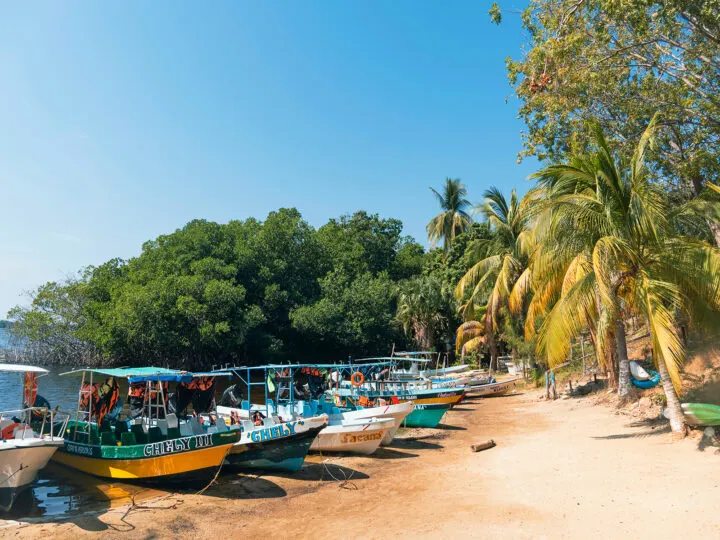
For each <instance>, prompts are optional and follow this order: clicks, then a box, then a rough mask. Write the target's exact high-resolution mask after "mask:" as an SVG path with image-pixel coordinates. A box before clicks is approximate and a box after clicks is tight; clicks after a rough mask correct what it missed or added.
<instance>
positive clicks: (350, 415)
mask: <svg viewBox="0 0 720 540" xmlns="http://www.w3.org/2000/svg"><path fill="white" fill-rule="evenodd" d="M413 409H414V405H413V403H412V402H411V401H406V402H403V403H395V404H391V405H385V406H382V407H368V408H366V409H356V410H354V411H346V412H342V413H340V414H331V415H330V425H333V424H337V423H338V422H339V421H343V420H367V419H372V418H390V419H392V420H393V421H394V422H393V426H392V427H389V428H388V430H387V432H386V433H385V436H384V437H383V438H382V440H381V441H380V444H381V445H382V446H387V445H388V444H390V443H391V442H392V440H393V437H395V433H397V430H398V429H400V427H401V426H402V424H403V422H404V421H405V418H406V417H407V415H409V414H410V413H411V412H413Z"/></svg>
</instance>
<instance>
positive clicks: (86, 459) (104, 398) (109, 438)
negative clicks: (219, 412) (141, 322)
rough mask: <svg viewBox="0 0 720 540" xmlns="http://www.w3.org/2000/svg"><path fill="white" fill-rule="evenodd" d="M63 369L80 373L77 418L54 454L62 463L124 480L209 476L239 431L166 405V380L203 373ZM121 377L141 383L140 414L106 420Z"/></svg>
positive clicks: (114, 403) (114, 404)
mask: <svg viewBox="0 0 720 540" xmlns="http://www.w3.org/2000/svg"><path fill="white" fill-rule="evenodd" d="M64 375H82V383H81V389H80V392H79V398H78V412H77V414H76V418H75V420H74V421H71V422H70V423H69V424H68V427H67V430H66V433H65V440H64V445H63V447H61V448H60V449H58V451H57V452H56V453H55V455H54V456H53V460H54V461H55V462H57V463H60V464H62V465H65V466H67V467H72V468H73V469H77V470H79V471H82V472H84V473H87V474H92V475H94V476H99V477H102V478H109V479H122V480H124V481H143V482H159V483H165V482H174V481H188V480H202V479H205V478H208V479H209V478H211V477H212V475H214V474H215V473H216V471H217V470H218V468H219V467H220V465H221V463H222V462H223V459H225V457H226V456H227V454H228V453H229V451H230V449H231V448H232V446H233V445H234V444H235V443H236V442H237V441H238V440H239V439H240V431H239V430H231V429H229V428H228V427H227V426H226V425H225V423H224V422H223V421H222V420H220V421H218V422H217V423H216V424H215V425H204V424H201V423H200V421H199V419H198V418H197V417H192V418H190V420H188V421H179V420H178V418H177V417H176V416H175V414H173V413H169V412H168V410H167V408H166V392H165V389H166V388H167V383H168V382H172V381H175V382H183V383H188V382H189V381H192V380H193V379H194V378H197V377H206V376H207V375H208V374H197V373H188V372H182V371H177V370H170V369H163V368H118V369H83V370H75V371H72V372H69V373H66V374H64ZM98 375H100V376H101V377H105V380H104V382H102V383H100V384H94V383H93V377H94V376H95V377H96V378H97V376H98ZM213 376H215V374H213ZM123 378H124V379H126V380H127V381H128V382H129V383H130V385H134V388H138V386H140V388H141V389H142V386H144V387H145V392H144V397H143V401H142V410H141V414H139V415H138V416H137V417H135V418H132V419H117V418H116V417H115V418H113V419H112V420H110V416H112V412H113V411H114V410H116V409H117V407H118V406H119V405H118V401H119V398H118V395H119V386H118V385H117V379H123ZM88 380H89V382H86V381H88Z"/></svg>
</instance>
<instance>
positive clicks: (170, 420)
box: [165, 413, 178, 429]
mask: <svg viewBox="0 0 720 540" xmlns="http://www.w3.org/2000/svg"><path fill="white" fill-rule="evenodd" d="M165 421H166V422H167V427H168V429H170V428H176V427H178V417H177V415H176V414H175V413H168V415H167V416H165Z"/></svg>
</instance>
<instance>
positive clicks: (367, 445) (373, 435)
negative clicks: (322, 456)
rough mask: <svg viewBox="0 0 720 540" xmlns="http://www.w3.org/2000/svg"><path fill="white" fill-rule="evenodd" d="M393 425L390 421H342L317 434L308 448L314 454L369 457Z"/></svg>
mask: <svg viewBox="0 0 720 540" xmlns="http://www.w3.org/2000/svg"><path fill="white" fill-rule="evenodd" d="M393 425H394V421H393V420H390V419H382V420H372V421H367V422H363V421H360V422H358V421H343V423H341V424H334V425H329V426H328V427H326V428H324V429H322V430H321V431H320V433H318V435H317V437H315V440H314V441H313V443H312V445H311V446H310V450H311V451H315V452H350V453H353V454H363V455H368V456H369V455H370V454H373V453H375V451H376V450H377V449H378V447H379V446H380V443H381V442H382V440H383V438H384V437H385V435H386V434H387V431H388V429H390V428H391V427H392V426H393Z"/></svg>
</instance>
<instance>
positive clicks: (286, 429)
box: [250, 422, 303, 442]
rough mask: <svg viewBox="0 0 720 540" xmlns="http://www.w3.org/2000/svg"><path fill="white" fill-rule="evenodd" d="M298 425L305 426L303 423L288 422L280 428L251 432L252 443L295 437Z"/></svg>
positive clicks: (274, 427) (273, 427)
mask: <svg viewBox="0 0 720 540" xmlns="http://www.w3.org/2000/svg"><path fill="white" fill-rule="evenodd" d="M298 423H300V424H301V425H302V424H303V422H286V423H284V424H280V425H279V426H272V427H267V428H264V429H256V430H253V431H251V432H250V439H251V440H252V442H262V441H271V440H273V439H280V438H282V437H288V436H290V435H295V425H296V424H298Z"/></svg>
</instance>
